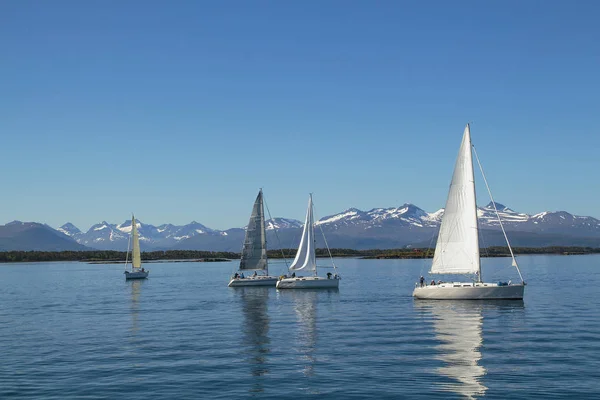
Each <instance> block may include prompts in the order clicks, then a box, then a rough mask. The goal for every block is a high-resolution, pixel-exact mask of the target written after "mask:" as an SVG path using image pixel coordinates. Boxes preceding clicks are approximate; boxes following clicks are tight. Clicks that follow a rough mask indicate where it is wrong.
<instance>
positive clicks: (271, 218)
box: [263, 195, 289, 269]
mask: <svg viewBox="0 0 600 400" xmlns="http://www.w3.org/2000/svg"><path fill="white" fill-rule="evenodd" d="M263 203H264V205H265V207H267V213H269V219H270V220H271V222H272V221H273V217H272V216H271V211H270V210H269V205H268V204H267V200H265V196H264V195H263ZM273 231H275V237H276V238H277V243H279V251H281V257H283V262H285V267H286V268H288V269H289V267H288V263H287V259H286V258H285V254H283V248H281V240H279V234H278V233H277V228H276V227H275V224H273Z"/></svg>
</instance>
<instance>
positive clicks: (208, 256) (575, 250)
mask: <svg viewBox="0 0 600 400" xmlns="http://www.w3.org/2000/svg"><path fill="white" fill-rule="evenodd" d="M433 251H434V249H428V248H420V249H416V248H415V249H412V248H411V249H388V250H353V249H331V255H332V256H333V257H357V258H367V259H392V258H431V257H433ZM513 251H514V253H515V254H555V255H581V254H598V253H600V248H592V247H561V246H553V247H515V248H513ZM316 252H317V257H328V256H329V252H328V251H327V249H317V250H316ZM480 252H481V256H482V257H508V256H510V253H509V251H508V247H501V246H498V247H487V248H482V249H481V251H480ZM267 254H268V256H269V258H284V257H286V258H292V257H294V256H295V254H296V249H283V250H269V251H268V252H267ZM126 255H127V253H126V252H124V251H111V250H102V251H100V250H92V251H3V252H0V262H39V261H80V262H97V263H115V262H125V257H126ZM239 258H240V254H239V253H234V252H223V251H198V250H167V251H150V252H142V260H143V261H146V262H153V261H154V262H156V261H169V260H171V261H173V260H186V261H197V262H215V261H229V260H235V259H239Z"/></svg>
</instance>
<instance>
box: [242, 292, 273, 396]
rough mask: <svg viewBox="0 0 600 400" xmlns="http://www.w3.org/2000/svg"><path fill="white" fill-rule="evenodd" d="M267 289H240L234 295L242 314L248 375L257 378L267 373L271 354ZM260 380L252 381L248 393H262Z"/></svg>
mask: <svg viewBox="0 0 600 400" xmlns="http://www.w3.org/2000/svg"><path fill="white" fill-rule="evenodd" d="M269 291H270V288H268V287H240V288H238V289H237V290H236V293H237V294H238V295H239V296H240V300H241V308H242V312H243V314H244V322H243V327H242V332H243V334H244V336H243V345H244V348H245V354H246V355H247V362H248V364H249V365H250V374H251V375H252V377H253V378H259V377H262V376H263V375H265V374H267V373H268V372H269V368H268V366H267V356H268V355H269V353H270V352H271V349H270V343H271V341H270V339H269V314H268V300H269ZM263 391H264V387H263V382H262V379H254V380H253V385H252V387H251V388H250V392H263Z"/></svg>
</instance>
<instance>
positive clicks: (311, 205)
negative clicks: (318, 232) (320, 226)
mask: <svg viewBox="0 0 600 400" xmlns="http://www.w3.org/2000/svg"><path fill="white" fill-rule="evenodd" d="M309 196H310V201H309V203H310V230H311V238H312V248H311V250H312V254H313V259H314V260H315V274H314V276H317V254H316V246H317V239H316V238H315V216H314V204H313V199H312V193H310V194H309Z"/></svg>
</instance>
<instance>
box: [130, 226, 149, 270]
mask: <svg viewBox="0 0 600 400" xmlns="http://www.w3.org/2000/svg"><path fill="white" fill-rule="evenodd" d="M129 243H130V244H131V245H132V246H131V271H129V270H128V269H127V264H128V257H129V245H128V246H127V255H126V256H125V280H128V279H146V278H147V277H148V273H149V272H150V271H146V269H144V268H142V257H141V255H140V236H139V234H138V230H137V223H136V222H135V216H133V215H132V216H131V235H130V236H129Z"/></svg>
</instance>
